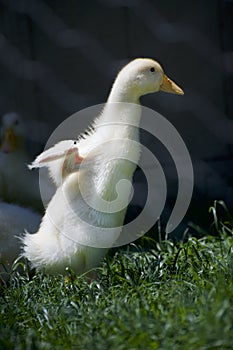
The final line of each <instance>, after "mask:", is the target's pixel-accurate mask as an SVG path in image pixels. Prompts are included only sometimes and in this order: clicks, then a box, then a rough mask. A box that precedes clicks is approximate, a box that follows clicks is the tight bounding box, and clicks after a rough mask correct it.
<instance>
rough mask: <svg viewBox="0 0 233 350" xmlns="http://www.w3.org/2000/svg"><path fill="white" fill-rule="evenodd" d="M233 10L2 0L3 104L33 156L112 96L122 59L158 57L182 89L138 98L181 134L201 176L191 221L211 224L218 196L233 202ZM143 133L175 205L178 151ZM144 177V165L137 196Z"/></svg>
mask: <svg viewBox="0 0 233 350" xmlns="http://www.w3.org/2000/svg"><path fill="white" fill-rule="evenodd" d="M232 14H233V1H231V0H228V1H227V0H205V1H203V0H198V1H187V0H177V1H172V0H161V1H160V0H157V1H155V0H154V1H152V0H151V1H150V0H141V1H140V0H135V1H133V0H128V1H120V0H95V1H85V0H81V1H80V0H77V1H74V0H71V1H64V0H63V1H62V0H58V1H36V0H35V1H32V0H25V1H24V0H19V1H17V0H6V1H0V77H1V78H0V113H1V115H3V114H4V113H6V112H9V111H17V112H19V113H20V114H21V115H22V117H23V118H24V119H25V120H26V121H27V126H28V130H29V131H28V142H29V145H30V150H31V153H32V156H34V155H35V154H36V153H38V152H39V151H40V150H41V149H42V148H43V145H44V144H45V142H46V140H47V138H48V137H49V135H50V133H51V132H52V131H53V129H54V128H55V127H56V126H58V125H59V124H60V123H61V122H62V121H63V120H64V119H65V118H67V117H68V116H70V115H71V114H72V113H74V112H76V111H78V110H80V109H82V108H85V107H89V106H91V105H94V104H98V103H102V102H104V101H105V100H106V98H107V96H108V93H109V89H110V87H111V84H112V82H113V80H114V78H115V76H116V74H117V72H118V71H119V69H120V68H121V67H122V65H123V64H125V63H126V62H128V61H129V60H130V59H132V58H136V57H151V58H154V59H156V60H158V61H159V62H160V63H161V64H162V66H163V68H164V70H165V72H166V73H167V75H168V76H169V77H171V78H172V79H173V80H174V81H175V82H177V83H178V85H180V86H181V87H182V88H183V89H184V91H185V95H184V97H180V96H173V95H168V94H164V93H162V92H161V93H157V94H153V95H148V96H145V97H143V99H142V103H143V104H144V105H146V106H148V107H150V108H152V109H154V110H156V111H158V112H160V113H161V114H163V116H165V117H166V118H167V119H168V120H169V121H170V122H171V123H172V124H173V125H174V126H175V127H176V129H177V130H178V132H179V133H180V135H181V136H182V138H183V140H184V141H185V143H186V145H187V147H188V149H189V151H190V154H191V157H192V161H193V166H194V176H195V188H194V194H193V199H192V203H191V206H190V209H189V211H188V214H187V216H186V218H185V221H186V222H187V221H190V220H191V221H193V222H194V223H197V224H203V225H204V226H205V225H206V224H208V223H207V222H206V218H207V217H208V208H209V206H210V205H211V204H212V203H213V200H214V199H223V200H224V201H225V202H226V204H227V205H228V207H229V208H230V209H231V210H232V208H233V200H232V199H233V187H232V184H233V157H232V153H233V147H232V144H233V120H232V112H233V101H232V96H233V94H232V86H233V64H232V62H233V52H232V49H233V28H232V23H233V18H232V17H233V16H232ZM93 117H94V116H93ZM142 140H144V141H143V142H144V143H145V144H146V145H148V147H149V145H150V144H152V143H153V147H152V148H153V149H157V150H158V153H159V154H156V155H157V156H158V158H159V159H160V161H161V163H162V164H163V167H164V168H165V173H166V175H167V181H168V194H169V197H168V201H167V206H166V210H165V212H169V210H171V208H172V206H173V205H174V199H175V196H176V192H177V179H176V172H175V170H171V168H172V166H171V165H172V161H171V159H169V155H165V156H164V154H165V153H164V150H163V149H162V146H161V145H158V144H157V143H156V140H153V139H152V137H151V136H150V135H147V136H146V135H143V138H142ZM155 153H156V152H155ZM173 167H174V165H173ZM142 181H143V176H142V175H140V171H138V172H137V174H136V176H135V182H136V183H137V185H138V187H137V188H138V190H137V193H138V195H140V196H141V195H142V193H141V188H142V189H143V190H144V187H145V186H141V187H140V182H142ZM136 204H137V203H136ZM185 221H184V222H185ZM207 221H208V220H207Z"/></svg>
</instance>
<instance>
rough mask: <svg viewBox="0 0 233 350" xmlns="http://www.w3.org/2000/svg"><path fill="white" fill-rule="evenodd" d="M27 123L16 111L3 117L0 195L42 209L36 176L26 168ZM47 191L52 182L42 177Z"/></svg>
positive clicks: (0, 148) (50, 188) (5, 199)
mask: <svg viewBox="0 0 233 350" xmlns="http://www.w3.org/2000/svg"><path fill="white" fill-rule="evenodd" d="M25 135H26V127H25V123H24V122H23V120H22V118H21V117H20V116H19V115H18V114H17V113H15V112H11V113H7V114H5V115H4V116H3V117H2V129H1V145H0V197H1V198H2V199H3V200H4V201H6V202H13V203H17V204H20V205H24V206H30V207H32V208H35V209H40V210H41V209H43V205H42V202H41V196H40V190H39V186H38V176H37V174H35V173H31V172H30V171H29V170H28V169H27V166H26V165H27V164H28V163H29V162H30V156H29V154H28V153H27V151H26V147H25ZM44 186H47V190H48V192H49V191H50V192H51V193H52V191H53V188H52V185H51V184H49V183H48V182H46V181H44Z"/></svg>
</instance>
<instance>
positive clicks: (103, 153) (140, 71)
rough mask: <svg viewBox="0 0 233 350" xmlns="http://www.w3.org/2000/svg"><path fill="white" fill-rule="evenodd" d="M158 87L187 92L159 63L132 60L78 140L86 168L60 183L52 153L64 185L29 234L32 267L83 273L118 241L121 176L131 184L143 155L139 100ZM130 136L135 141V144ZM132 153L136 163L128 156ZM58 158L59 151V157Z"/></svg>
mask: <svg viewBox="0 0 233 350" xmlns="http://www.w3.org/2000/svg"><path fill="white" fill-rule="evenodd" d="M156 91H165V92H168V93H174V94H178V95H183V91H182V89H181V88H179V87H178V86H177V85H176V84H175V83H174V82H173V81H171V80H170V79H169V78H168V77H167V76H166V75H165V74H164V72H163V69H162V67H161V66H160V65H159V63H158V62H156V61H154V60H152V59H143V58H139V59H135V60H133V61H132V62H130V63H129V64H128V65H126V66H125V67H124V68H123V69H122V70H121V71H120V73H119V74H118V76H117V78H116V80H115V82H114V84H113V87H112V90H111V92H110V95H109V98H108V100H107V103H106V105H105V108H104V109H103V111H102V113H101V114H100V116H99V117H98V118H97V119H96V120H95V121H94V123H93V128H92V130H91V131H90V132H89V133H87V134H85V135H83V136H82V138H80V139H79V141H78V142H77V145H76V147H77V149H78V151H79V154H80V156H81V158H82V159H83V162H82V163H83V164H84V166H83V167H82V163H81V166H80V168H79V170H76V171H69V172H68V173H66V176H65V177H64V179H62V180H63V181H60V180H59V178H58V176H57V174H59V172H60V173H61V169H62V167H63V164H64V163H61V162H60V161H57V162H56V163H53V161H52V160H51V158H50V159H49V158H48V157H47V160H46V162H47V165H46V166H49V167H50V174H51V176H52V177H53V178H54V179H55V182H56V183H57V185H58V186H59V187H58V189H57V192H56V194H55V195H54V197H53V198H52V201H51V202H50V204H49V206H48V208H47V210H46V213H45V216H44V218H43V220H42V223H41V226H40V229H39V231H38V233H37V234H35V235H30V234H26V235H25V237H24V248H23V249H24V252H23V255H24V256H25V257H27V258H28V259H29V260H30V262H31V264H32V266H33V267H36V268H39V269H41V268H44V269H46V270H47V271H48V272H50V273H56V272H58V273H65V269H66V267H67V266H70V267H71V268H72V269H73V270H74V271H75V272H76V273H78V274H81V273H84V272H86V271H88V270H90V269H91V268H94V267H97V266H98V265H99V264H100V261H101V259H102V258H103V256H104V255H105V253H106V250H107V248H109V247H111V246H112V245H113V244H114V242H115V241H116V240H117V239H118V237H119V234H120V232H121V226H122V225H123V221H124V217H125V213H126V209H127V203H128V200H129V197H130V193H131V188H130V186H124V190H123V192H122V191H121V193H118V192H117V190H118V188H117V186H118V184H119V183H120V182H121V181H122V180H127V181H128V183H131V182H132V177H133V173H134V171H135V168H136V164H137V161H138V159H139V156H140V144H139V142H138V141H139V130H138V127H139V124H140V118H141V108H140V102H139V99H140V97H141V96H143V95H146V94H149V93H153V92H156ZM130 140H133V141H136V142H135V143H134V147H132V143H130V142H129V141H130ZM129 154H130V159H132V158H133V159H134V161H133V162H131V161H128V160H127V159H129V157H128V156H129ZM39 157H40V156H39ZM58 158H59V154H58V156H57V155H55V159H56V160H57V159H58ZM38 159H39V158H37V160H36V162H35V164H34V165H35V166H38V164H39V163H38ZM48 160H51V162H50V161H48ZM46 162H45V163H46ZM85 162H86V163H85ZM51 164H52V165H51ZM54 164H55V166H54ZM85 164H86V165H85ZM32 165H33V164H32ZM79 165H80V164H79ZM57 167H59V171H58V169H57ZM116 198H117V201H116ZM119 199H120V200H119ZM116 202H117V205H115V204H116ZM119 203H120V205H119Z"/></svg>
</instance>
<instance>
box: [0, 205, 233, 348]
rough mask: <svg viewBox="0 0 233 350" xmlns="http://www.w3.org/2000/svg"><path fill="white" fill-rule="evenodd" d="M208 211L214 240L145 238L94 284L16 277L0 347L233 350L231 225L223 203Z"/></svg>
mask: <svg viewBox="0 0 233 350" xmlns="http://www.w3.org/2000/svg"><path fill="white" fill-rule="evenodd" d="M220 210H223V213H222V214H221V220H220V218H219V215H218V214H217V211H220ZM211 212H212V214H213V216H214V223H213V227H212V228H211V230H210V233H211V235H210V234H209V235H207V236H205V237H203V238H200V239H197V238H193V237H189V238H187V239H186V241H185V242H181V243H173V242H172V241H161V242H154V241H152V240H151V239H146V238H144V239H142V240H141V241H140V242H139V243H138V244H137V245H134V244H132V245H130V246H129V247H128V249H127V250H120V249H119V250H118V251H116V253H115V255H114V256H113V257H111V256H110V255H109V256H108V257H107V258H106V259H105V261H104V265H103V267H102V268H101V269H99V278H98V280H97V281H94V282H92V283H91V284H88V283H87V282H86V280H85V278H84V277H80V278H76V279H75V281H74V282H71V281H70V282H68V283H65V281H64V278H63V277H61V276H57V277H49V276H45V275H42V274H39V273H37V274H35V275H34V276H33V277H31V278H30V277H29V275H28V272H27V267H26V266H24V267H25V273H24V274H23V275H21V276H20V275H19V274H18V273H17V272H16V271H12V273H11V279H10V284H9V285H2V286H1V297H0V304H1V306H0V315H1V316H0V349H17V350H18V349H19V350H20V349H27V350H29V349H43V350H44V349H45V350H46V349H56V350H57V349H58V350H59V349H88V350H89V349H97V350H98V349H101V350H104V349H116V350H123V349H127V350H134V349H142V350H146V349H152V350H155V349H160V350H162V349H172V350H176V349H179V350H180V349H185V350H186V349H187V350H192V349H199V350H204V349H210V350H213V349H220V350H224V349H233V221H232V218H231V217H230V215H229V213H228V212H227V211H226V210H225V207H224V204H223V203H217V202H215V205H214V207H213V208H211ZM145 242H146V244H147V249H145Z"/></svg>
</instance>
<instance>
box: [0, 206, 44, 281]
mask: <svg viewBox="0 0 233 350" xmlns="http://www.w3.org/2000/svg"><path fill="white" fill-rule="evenodd" d="M40 221H41V216H40V215H39V214H37V213H35V212H33V211H32V210H30V209H27V208H23V207H20V206H18V205H15V204H10V203H4V202H0V278H3V275H4V272H6V271H9V269H10V267H11V265H12V263H13V261H14V260H15V259H16V258H17V257H18V255H19V253H20V240H19V238H17V236H18V235H19V233H20V232H23V231H24V230H25V229H26V230H29V231H32V230H37V229H38V227H39V224H40Z"/></svg>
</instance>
